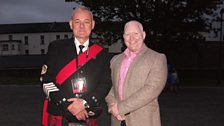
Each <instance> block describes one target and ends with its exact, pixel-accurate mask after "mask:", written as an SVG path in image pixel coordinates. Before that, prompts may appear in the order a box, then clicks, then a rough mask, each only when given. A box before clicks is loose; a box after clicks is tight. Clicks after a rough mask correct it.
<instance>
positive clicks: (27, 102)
mask: <svg viewBox="0 0 224 126" xmlns="http://www.w3.org/2000/svg"><path fill="white" fill-rule="evenodd" d="M42 99H43V94H42V92H41V88H40V87H39V86H1V85H0V125H1V126H40V125H41V111H42ZM159 101H160V106H161V117H162V126H223V125H224V107H223V106H224V88H181V89H179V90H178V92H177V93H175V94H172V93H170V92H166V91H165V92H163V93H162V94H161V96H160V98H159Z"/></svg>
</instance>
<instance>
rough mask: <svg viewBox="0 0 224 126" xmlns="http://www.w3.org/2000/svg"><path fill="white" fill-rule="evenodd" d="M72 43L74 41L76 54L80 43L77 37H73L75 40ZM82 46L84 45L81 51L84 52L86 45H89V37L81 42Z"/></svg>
mask: <svg viewBox="0 0 224 126" xmlns="http://www.w3.org/2000/svg"><path fill="white" fill-rule="evenodd" d="M74 43H75V46H76V51H77V54H78V53H79V50H80V49H79V45H81V44H80V42H79V41H78V39H76V38H75V41H74ZM82 45H83V46H85V47H84V48H83V49H82V51H83V52H85V51H86V50H87V49H88V47H89V39H88V40H87V41H86V42H84V44H82Z"/></svg>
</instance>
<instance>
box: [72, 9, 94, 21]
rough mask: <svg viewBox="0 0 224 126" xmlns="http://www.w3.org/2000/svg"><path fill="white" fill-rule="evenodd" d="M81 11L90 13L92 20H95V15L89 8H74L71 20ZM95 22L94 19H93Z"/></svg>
mask: <svg viewBox="0 0 224 126" xmlns="http://www.w3.org/2000/svg"><path fill="white" fill-rule="evenodd" d="M79 10H84V11H88V13H89V14H90V15H91V17H92V19H93V13H92V12H91V11H90V9H89V8H87V7H85V6H78V7H76V8H73V12H72V16H71V20H72V18H73V16H74V15H75V14H76V12H77V11H79ZM93 20H94V19H93Z"/></svg>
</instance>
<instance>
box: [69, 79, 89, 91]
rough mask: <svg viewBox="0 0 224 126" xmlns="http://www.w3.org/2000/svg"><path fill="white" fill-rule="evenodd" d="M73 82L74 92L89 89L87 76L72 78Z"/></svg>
mask: <svg viewBox="0 0 224 126" xmlns="http://www.w3.org/2000/svg"><path fill="white" fill-rule="evenodd" d="M71 83H72V90H73V93H83V92H86V91H87V87H86V78H85V77H82V78H77V79H72V80H71Z"/></svg>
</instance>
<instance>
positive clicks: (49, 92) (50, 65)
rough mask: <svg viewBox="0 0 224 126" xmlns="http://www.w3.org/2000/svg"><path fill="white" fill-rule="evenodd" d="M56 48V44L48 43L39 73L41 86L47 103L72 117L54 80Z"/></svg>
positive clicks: (67, 103)
mask: <svg viewBox="0 0 224 126" xmlns="http://www.w3.org/2000/svg"><path fill="white" fill-rule="evenodd" d="M57 48H58V46H57V44H54V42H52V43H50V45H49V46H48V52H47V57H46V61H45V64H44V65H43V67H42V71H41V77H40V81H41V86H42V88H43V92H44V93H45V95H46V98H47V99H48V101H50V102H53V103H54V104H55V105H56V106H57V107H58V109H59V110H61V111H62V112H63V113H64V115H69V116H70V117H72V115H71V113H69V111H68V110H67V107H68V105H69V104H70V103H69V102H68V101H67V99H65V97H64V95H63V93H62V92H61V91H60V88H59V87H58V85H57V84H56V83H55V78H56V75H57V71H56V67H57V65H56V63H57V52H58V51H57ZM72 118H73V117H72Z"/></svg>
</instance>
